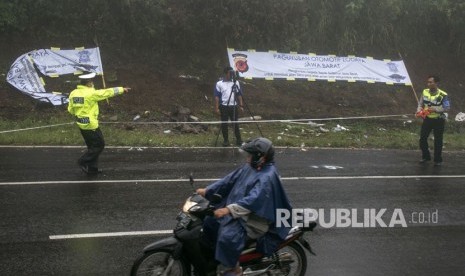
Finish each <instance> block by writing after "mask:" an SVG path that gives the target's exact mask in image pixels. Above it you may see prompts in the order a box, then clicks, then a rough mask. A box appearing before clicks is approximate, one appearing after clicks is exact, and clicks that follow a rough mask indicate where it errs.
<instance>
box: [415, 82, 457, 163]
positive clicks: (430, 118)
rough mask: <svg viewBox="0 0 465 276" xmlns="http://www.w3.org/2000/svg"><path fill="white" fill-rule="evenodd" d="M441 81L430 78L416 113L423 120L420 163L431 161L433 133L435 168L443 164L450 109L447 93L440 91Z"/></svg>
mask: <svg viewBox="0 0 465 276" xmlns="http://www.w3.org/2000/svg"><path fill="white" fill-rule="evenodd" d="M439 81H440V80H439V77H437V76H429V77H428V79H427V82H426V84H427V86H428V88H427V89H424V90H423V93H422V97H421V98H420V101H419V103H418V108H417V113H416V116H417V117H422V118H423V124H422V126H421V134H420V149H421V151H422V158H421V160H420V163H422V164H424V163H426V162H428V161H430V160H431V155H430V152H429V148H428V136H429V135H430V133H431V131H433V135H434V165H435V166H441V164H442V137H443V134H444V127H445V124H446V117H447V115H446V112H447V111H449V109H450V102H449V97H448V96H447V93H446V92H445V91H443V90H441V89H439V87H438V85H439Z"/></svg>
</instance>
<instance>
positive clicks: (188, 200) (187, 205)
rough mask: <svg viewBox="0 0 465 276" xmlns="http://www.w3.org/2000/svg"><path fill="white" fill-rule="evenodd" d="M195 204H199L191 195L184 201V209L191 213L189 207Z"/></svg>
mask: <svg viewBox="0 0 465 276" xmlns="http://www.w3.org/2000/svg"><path fill="white" fill-rule="evenodd" d="M195 205H197V202H193V201H191V198H190V197H189V198H188V199H187V200H186V202H185V203H184V206H183V207H182V211H183V212H185V213H189V209H190V208H192V207H193V206H195Z"/></svg>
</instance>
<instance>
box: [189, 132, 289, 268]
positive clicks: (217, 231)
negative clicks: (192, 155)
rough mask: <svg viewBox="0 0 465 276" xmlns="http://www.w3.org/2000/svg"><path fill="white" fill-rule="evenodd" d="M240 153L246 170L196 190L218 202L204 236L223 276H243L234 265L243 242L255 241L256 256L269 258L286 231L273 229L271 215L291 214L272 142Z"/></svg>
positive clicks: (250, 146) (259, 142)
mask: <svg viewBox="0 0 465 276" xmlns="http://www.w3.org/2000/svg"><path fill="white" fill-rule="evenodd" d="M240 151H241V152H243V153H244V154H245V155H246V156H247V163H248V164H245V165H243V166H241V167H240V168H238V169H236V170H235V171H233V172H232V173H230V174H229V175H227V176H226V177H224V178H223V179H221V180H219V181H217V182H215V183H213V184H211V185H209V186H208V187H207V188H205V189H198V190H197V193H199V194H200V195H203V196H205V197H206V198H207V199H210V198H211V196H212V195H213V194H220V195H221V196H222V197H223V202H222V203H221V204H220V208H218V209H217V210H216V211H215V218H212V217H210V218H208V219H206V220H205V222H204V230H203V231H204V236H205V238H206V240H207V242H209V243H210V244H212V245H213V246H215V258H216V260H217V261H218V262H220V264H221V265H220V267H219V270H220V271H221V273H222V274H223V275H241V274H242V270H241V268H240V267H239V265H238V260H239V256H240V253H241V251H242V250H243V249H244V247H245V245H246V243H247V241H249V240H257V250H259V251H260V252H262V253H264V254H265V255H270V254H272V253H273V252H274V251H275V250H276V249H277V247H278V245H279V243H280V242H281V241H283V240H284V239H285V238H286V236H287V234H288V233H289V230H290V229H289V228H285V227H279V228H278V227H275V222H276V210H277V209H288V210H291V205H290V203H289V200H288V198H287V196H286V193H285V191H284V189H283V187H282V183H281V180H280V177H279V174H278V171H277V169H276V167H275V165H274V148H273V146H272V143H271V141H270V140H268V139H266V138H257V139H254V140H252V141H249V142H247V143H245V144H243V145H242V146H241V147H240Z"/></svg>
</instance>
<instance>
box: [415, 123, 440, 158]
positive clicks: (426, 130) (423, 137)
mask: <svg viewBox="0 0 465 276" xmlns="http://www.w3.org/2000/svg"><path fill="white" fill-rule="evenodd" d="M445 125H446V120H444V119H443V118H434V119H432V118H428V117H426V118H425V119H424V120H423V124H422V126H421V133H420V149H421V151H422V158H423V159H425V160H431V155H430V152H429V148H428V136H429V135H430V133H431V131H433V136H434V162H438V163H440V162H442V137H443V134H444V128H445Z"/></svg>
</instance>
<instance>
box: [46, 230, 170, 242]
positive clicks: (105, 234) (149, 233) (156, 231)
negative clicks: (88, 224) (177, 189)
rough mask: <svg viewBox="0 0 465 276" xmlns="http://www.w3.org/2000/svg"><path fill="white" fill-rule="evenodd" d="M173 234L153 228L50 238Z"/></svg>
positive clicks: (53, 238) (52, 238)
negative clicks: (150, 229)
mask: <svg viewBox="0 0 465 276" xmlns="http://www.w3.org/2000/svg"><path fill="white" fill-rule="evenodd" d="M168 234H173V231H172V230H155V231H131V232H109V233H87V234H69V235H51V236H49V239H51V240H68V239H85V238H105V237H123V236H143V235H168Z"/></svg>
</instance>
